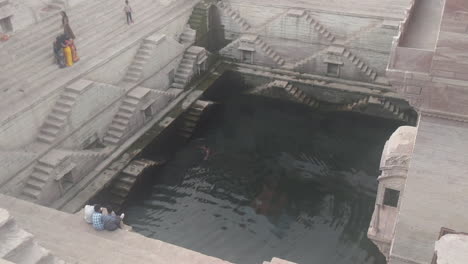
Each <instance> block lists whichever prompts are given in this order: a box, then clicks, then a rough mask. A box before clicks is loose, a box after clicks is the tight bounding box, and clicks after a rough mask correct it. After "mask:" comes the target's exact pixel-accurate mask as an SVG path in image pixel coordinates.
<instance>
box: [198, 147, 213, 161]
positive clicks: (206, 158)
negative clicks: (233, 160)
mask: <svg viewBox="0 0 468 264" xmlns="http://www.w3.org/2000/svg"><path fill="white" fill-rule="evenodd" d="M200 149H201V150H202V151H203V153H205V156H204V157H203V160H208V157H209V156H210V154H211V149H210V148H209V147H207V146H201V147H200Z"/></svg>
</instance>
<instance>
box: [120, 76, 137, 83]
mask: <svg viewBox="0 0 468 264" xmlns="http://www.w3.org/2000/svg"><path fill="white" fill-rule="evenodd" d="M123 80H124V81H125V82H137V81H138V80H139V78H134V77H131V76H125V77H124V78H123Z"/></svg>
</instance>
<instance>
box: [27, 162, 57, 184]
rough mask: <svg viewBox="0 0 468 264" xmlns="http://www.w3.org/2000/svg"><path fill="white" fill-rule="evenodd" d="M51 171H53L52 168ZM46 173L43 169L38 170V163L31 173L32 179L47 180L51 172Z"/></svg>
mask: <svg viewBox="0 0 468 264" xmlns="http://www.w3.org/2000/svg"><path fill="white" fill-rule="evenodd" d="M50 172H52V170H50ZM50 172H48V173H44V172H42V171H38V170H37V165H36V166H35V167H34V170H33V172H32V173H31V176H30V177H31V178H32V179H36V180H38V181H42V182H47V180H48V179H49V175H50V174H49V173H50Z"/></svg>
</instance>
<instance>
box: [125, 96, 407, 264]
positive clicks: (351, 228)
mask: <svg viewBox="0 0 468 264" xmlns="http://www.w3.org/2000/svg"><path fill="white" fill-rule="evenodd" d="M213 112H214V113H211V114H210V119H209V122H208V123H207V124H205V125H204V126H203V127H202V128H201V130H200V131H199V132H198V134H197V135H196V136H195V137H194V138H193V139H192V140H191V141H189V142H188V144H187V145H186V146H185V147H183V148H182V149H180V150H179V151H177V153H176V154H175V155H174V157H173V158H172V159H171V160H170V161H169V162H168V163H167V164H166V165H165V167H163V168H162V169H161V170H159V171H158V172H157V173H155V175H152V176H153V177H154V178H155V179H156V180H155V182H154V185H153V186H149V187H147V188H146V191H142V193H143V194H142V195H140V196H138V197H136V198H135V199H134V200H133V201H131V202H130V205H129V206H128V208H127V210H126V213H127V216H128V218H127V221H128V223H129V224H131V225H132V226H134V229H135V231H137V232H139V233H141V234H144V235H146V236H149V237H154V238H156V239H159V240H163V241H166V242H169V243H173V244H176V245H179V246H182V247H186V248H189V249H193V250H196V251H199V252H202V253H204V254H208V255H212V256H215V257H219V258H222V259H225V260H228V261H231V262H235V263H243V264H244V263H245V264H250V263H252V264H254V263H255V264H257V263H262V261H265V260H271V258H272V257H280V258H284V259H287V260H289V261H293V262H297V263H303V264H311V263H317V264H331V263H337V264H351V263H353V264H380V263H385V259H384V257H383V256H382V255H381V254H380V253H379V252H378V250H377V248H376V247H375V246H374V245H373V244H372V243H371V242H370V241H369V240H368V239H367V237H366V232H367V228H368V226H369V221H370V217H371V214H372V210H373V206H374V199H375V193H376V187H377V185H376V178H377V176H378V174H379V171H378V166H379V160H380V155H381V152H382V149H383V145H384V143H385V140H386V139H387V138H388V137H389V136H390V134H391V133H392V132H393V131H394V130H395V129H396V128H397V126H398V124H397V123H395V122H392V121H388V120H382V119H376V118H369V117H365V116H359V115H353V114H343V113H341V114H340V113H334V114H332V113H317V112H312V111H310V110H309V109H308V108H304V107H302V106H299V105H296V104H292V103H285V102H281V101H272V100H268V99H264V98H259V97H249V96H235V97H233V98H231V99H229V100H228V101H226V102H225V104H224V105H223V107H220V108H216V109H214V111H213ZM201 146H208V147H209V148H210V150H211V152H212V153H211V155H210V156H209V157H208V159H207V160H204V154H203V151H202V150H201V149H200V147H201Z"/></svg>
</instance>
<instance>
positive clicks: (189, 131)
mask: <svg viewBox="0 0 468 264" xmlns="http://www.w3.org/2000/svg"><path fill="white" fill-rule="evenodd" d="M179 130H181V131H184V132H188V133H192V132H193V130H194V127H186V126H182V127H180V128H179Z"/></svg>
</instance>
